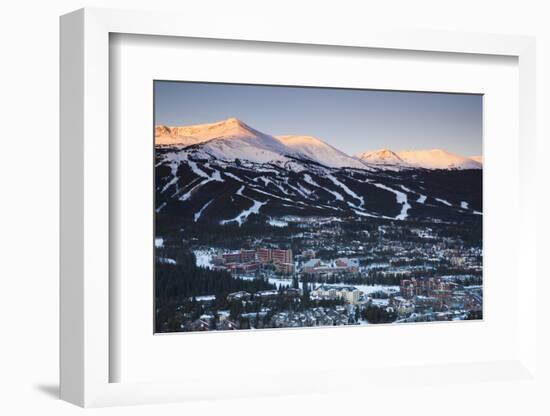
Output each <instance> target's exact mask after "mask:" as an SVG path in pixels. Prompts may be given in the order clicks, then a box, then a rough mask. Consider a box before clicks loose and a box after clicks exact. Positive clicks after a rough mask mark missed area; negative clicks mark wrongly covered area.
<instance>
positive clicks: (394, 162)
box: [356, 149, 410, 169]
mask: <svg viewBox="0 0 550 416" xmlns="http://www.w3.org/2000/svg"><path fill="white" fill-rule="evenodd" d="M356 157H357V158H358V159H359V160H361V161H362V162H363V163H366V164H367V165H374V166H376V167H377V168H387V169H400V168H404V167H410V165H409V164H408V163H407V162H405V161H404V160H403V159H401V158H400V157H399V155H398V154H397V153H395V152H393V151H391V150H389V149H380V150H375V151H372V152H363V153H359V154H358V155H356Z"/></svg>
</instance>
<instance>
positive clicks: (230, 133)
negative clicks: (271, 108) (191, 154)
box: [155, 118, 266, 146]
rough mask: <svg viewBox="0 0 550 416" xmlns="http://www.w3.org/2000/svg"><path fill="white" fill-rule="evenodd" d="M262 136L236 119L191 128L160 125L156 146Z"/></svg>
mask: <svg viewBox="0 0 550 416" xmlns="http://www.w3.org/2000/svg"><path fill="white" fill-rule="evenodd" d="M261 136H266V135H264V134H263V133H261V132H259V131H257V130H254V129H253V128H251V127H249V126H247V125H246V124H245V123H243V122H242V121H241V120H239V119H236V118H228V119H226V120H222V121H218V122H215V123H206V124H196V125H191V126H175V127H169V126H164V125H159V126H156V127H155V144H156V145H180V146H190V145H193V144H198V143H203V142H206V141H208V140H212V139H219V138H225V139H241V140H247V139H254V138H257V137H261Z"/></svg>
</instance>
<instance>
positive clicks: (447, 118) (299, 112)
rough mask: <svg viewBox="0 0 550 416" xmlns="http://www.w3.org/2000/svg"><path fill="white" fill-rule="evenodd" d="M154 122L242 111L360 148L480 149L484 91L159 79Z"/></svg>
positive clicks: (249, 117) (259, 125)
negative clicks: (262, 84)
mask: <svg viewBox="0 0 550 416" xmlns="http://www.w3.org/2000/svg"><path fill="white" fill-rule="evenodd" d="M154 88H155V123H156V124H166V125H169V126H176V125H177V126H182V125H189V124H200V123H210V122H214V121H219V120H223V119H226V118H229V117H236V118H239V119H241V120H242V121H244V122H245V123H246V124H248V125H249V126H251V127H253V128H255V129H257V130H260V131H262V132H264V133H267V134H272V135H283V134H298V135H311V136H316V137H319V138H321V139H323V140H325V141H326V142H328V143H330V144H331V145H333V146H335V147H337V148H338V149H340V150H342V151H344V152H346V153H348V154H356V153H358V152H364V151H368V150H377V149H381V148H388V149H391V150H395V151H400V150H409V149H410V150H415V149H432V148H443V149H446V150H449V151H451V152H454V153H458V154H461V155H464V156H473V155H481V147H482V146H481V141H482V96H481V95H469V94H446V93H419V92H400V91H375V90H350V89H335V88H334V89H333V88H303V87H279V86H257V85H240V84H211V83H188V82H169V81H155V84H154Z"/></svg>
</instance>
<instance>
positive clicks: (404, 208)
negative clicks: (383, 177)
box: [369, 181, 411, 220]
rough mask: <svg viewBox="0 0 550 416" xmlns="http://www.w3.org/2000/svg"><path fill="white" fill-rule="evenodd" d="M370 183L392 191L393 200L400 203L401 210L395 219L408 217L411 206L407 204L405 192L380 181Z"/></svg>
mask: <svg viewBox="0 0 550 416" xmlns="http://www.w3.org/2000/svg"><path fill="white" fill-rule="evenodd" d="M369 182H370V181H369ZM370 183H371V184H372V185H374V186H376V187H377V188H380V189H384V190H386V191H389V192H393V193H394V194H395V200H396V201H397V203H398V204H400V205H401V212H400V213H399V214H398V215H397V216H396V217H395V219H396V220H404V219H406V218H407V217H408V214H407V212H408V211H409V209H410V208H411V204H409V202H408V199H407V194H406V193H404V192H401V191H398V190H397V189H393V188H390V187H389V186H386V185H384V184H382V183H376V182H370Z"/></svg>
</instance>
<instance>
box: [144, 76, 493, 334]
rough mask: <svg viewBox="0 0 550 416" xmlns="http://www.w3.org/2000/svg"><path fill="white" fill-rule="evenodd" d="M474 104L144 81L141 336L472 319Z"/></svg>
mask: <svg viewBox="0 0 550 416" xmlns="http://www.w3.org/2000/svg"><path fill="white" fill-rule="evenodd" d="M482 104H483V97H482V95H479V94H459V93H438V92H408V91H383V90H366V89H343V88H321V87H319V88H318V87H300V86H273V85H248V84H226V83H200V82H180V81H178V82H172V81H155V82H154V118H155V122H154V159H155V160H154V174H155V189H154V195H155V206H154V210H155V212H154V215H155V235H154V248H155V276H154V279H155V282H154V284H155V331H156V332H157V333H159V332H160V333H163V332H190V331H225V330H261V329H274V328H311V327H327V326H348V325H363V326H369V325H375V324H398V323H415V322H436V321H462V320H477V319H482V318H483V244H482V243H483V240H482V223H483V208H482V176H483V160H482V112H483V105H482Z"/></svg>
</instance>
